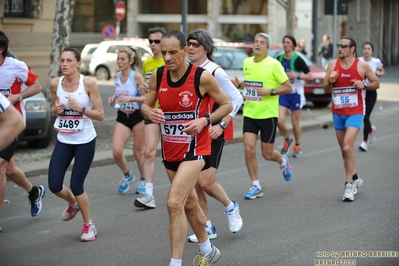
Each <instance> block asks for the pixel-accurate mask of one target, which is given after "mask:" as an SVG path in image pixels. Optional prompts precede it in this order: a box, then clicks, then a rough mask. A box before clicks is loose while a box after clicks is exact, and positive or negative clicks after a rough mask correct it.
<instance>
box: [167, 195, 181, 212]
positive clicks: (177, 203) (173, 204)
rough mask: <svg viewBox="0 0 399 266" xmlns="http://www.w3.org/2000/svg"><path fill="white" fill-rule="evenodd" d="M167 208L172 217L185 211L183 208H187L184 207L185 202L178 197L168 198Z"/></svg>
mask: <svg viewBox="0 0 399 266" xmlns="http://www.w3.org/2000/svg"><path fill="white" fill-rule="evenodd" d="M166 206H167V208H168V212H169V214H170V215H175V214H177V213H179V212H181V211H183V207H184V208H185V206H183V202H182V201H181V200H180V199H179V198H176V197H168V200H167V202H166Z"/></svg>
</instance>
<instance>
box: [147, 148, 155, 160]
mask: <svg viewBox="0 0 399 266" xmlns="http://www.w3.org/2000/svg"><path fill="white" fill-rule="evenodd" d="M156 152H157V151H156V149H152V148H148V147H146V148H145V153H144V157H145V158H146V159H151V160H152V159H154V158H155V155H156Z"/></svg>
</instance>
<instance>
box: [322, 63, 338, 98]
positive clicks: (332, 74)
mask: <svg viewBox="0 0 399 266" xmlns="http://www.w3.org/2000/svg"><path fill="white" fill-rule="evenodd" d="M336 62H337V60H336V59H335V60H332V61H331V62H330V63H329V64H328V66H327V71H326V76H325V77H324V80H323V89H324V91H325V92H329V91H330V90H332V87H333V84H334V83H335V81H336V80H337V78H338V72H337V71H335V70H334V67H335V64H336Z"/></svg>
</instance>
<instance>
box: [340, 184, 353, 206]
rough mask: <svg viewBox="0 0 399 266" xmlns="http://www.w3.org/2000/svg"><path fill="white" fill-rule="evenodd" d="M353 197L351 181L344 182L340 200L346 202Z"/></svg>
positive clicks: (350, 200)
mask: <svg viewBox="0 0 399 266" xmlns="http://www.w3.org/2000/svg"><path fill="white" fill-rule="evenodd" d="M354 199H355V197H354V196H353V185H352V184H351V183H346V185H345V191H344V196H343V197H342V200H343V201H346V202H352V201H353V200H354Z"/></svg>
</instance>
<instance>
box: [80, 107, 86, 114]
mask: <svg viewBox="0 0 399 266" xmlns="http://www.w3.org/2000/svg"><path fill="white" fill-rule="evenodd" d="M81 113H82V114H84V115H85V114H86V107H84V106H83V109H82V111H81Z"/></svg>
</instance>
